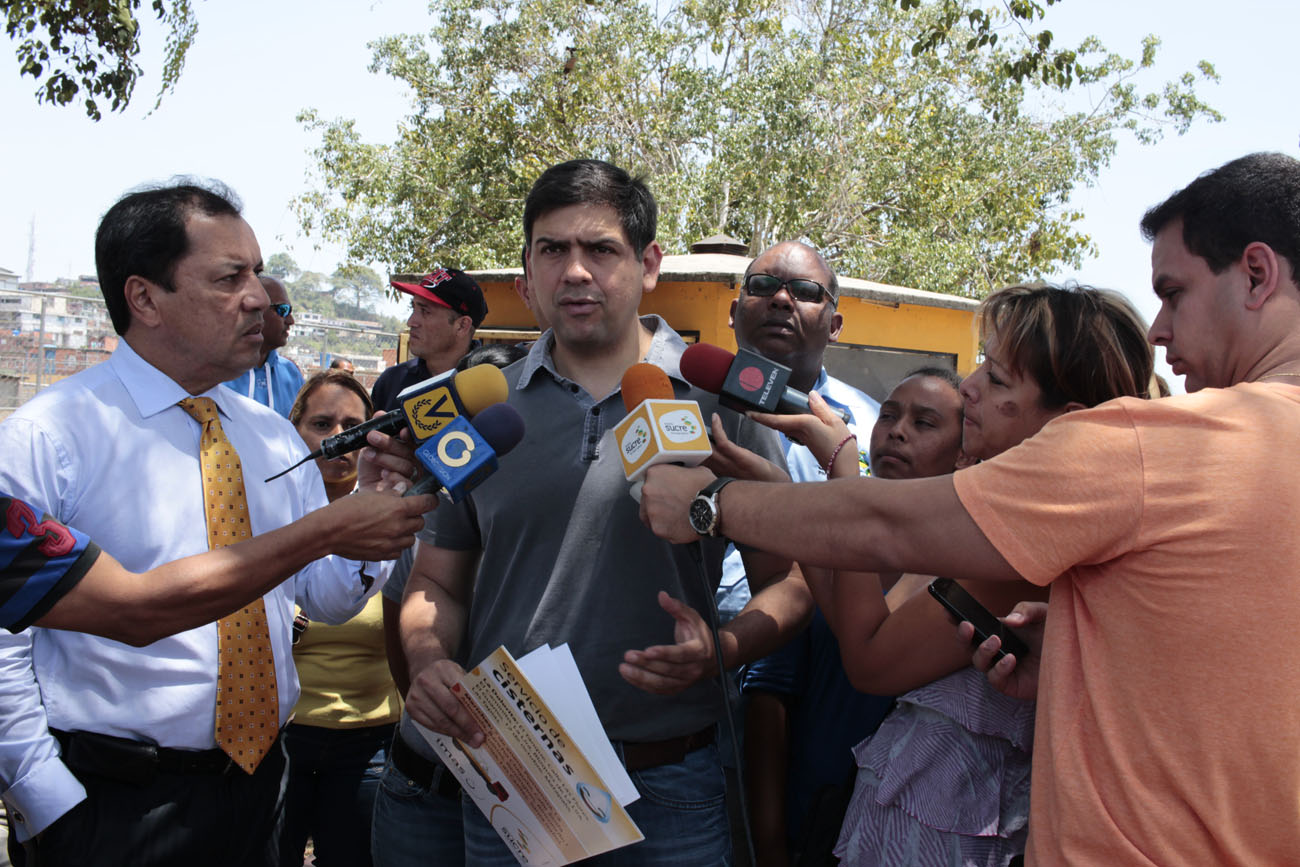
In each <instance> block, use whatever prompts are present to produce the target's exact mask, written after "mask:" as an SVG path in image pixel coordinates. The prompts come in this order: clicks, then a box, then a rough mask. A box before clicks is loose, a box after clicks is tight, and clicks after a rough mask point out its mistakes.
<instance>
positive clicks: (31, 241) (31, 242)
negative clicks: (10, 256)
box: [27, 214, 36, 283]
mask: <svg viewBox="0 0 1300 867" xmlns="http://www.w3.org/2000/svg"><path fill="white" fill-rule="evenodd" d="M35 273H36V215H35V214H32V221H31V223H30V224H28V227H27V282H28V283H30V282H32V281H33V280H35V279H36V278H35V276H33V275H34V274H35Z"/></svg>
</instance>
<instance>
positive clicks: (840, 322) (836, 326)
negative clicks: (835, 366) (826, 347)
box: [826, 310, 844, 343]
mask: <svg viewBox="0 0 1300 867" xmlns="http://www.w3.org/2000/svg"><path fill="white" fill-rule="evenodd" d="M843 330H844V314H843V313H841V312H840V311H838V310H836V311H835V312H834V313H832V314H831V331H830V335H829V336H828V337H827V339H826V342H827V343H837V342H839V339H840V332H841V331H843Z"/></svg>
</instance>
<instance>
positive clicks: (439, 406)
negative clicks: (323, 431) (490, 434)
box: [267, 364, 509, 482]
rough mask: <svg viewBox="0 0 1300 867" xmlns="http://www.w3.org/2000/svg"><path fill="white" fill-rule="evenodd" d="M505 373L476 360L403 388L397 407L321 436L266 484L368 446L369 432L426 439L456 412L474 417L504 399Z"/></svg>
mask: <svg viewBox="0 0 1300 867" xmlns="http://www.w3.org/2000/svg"><path fill="white" fill-rule="evenodd" d="M508 393H509V390H508V389H507V387H506V378H505V375H504V374H502V373H501V369H500V368H499V367H496V366H495V365H492V364H477V365H475V366H474V367H471V368H469V369H468V370H461V371H456V370H449V371H447V372H446V373H440V374H438V375H437V376H433V377H430V378H429V379H426V380H423V381H421V382H417V383H415V384H414V385H411V386H407V387H406V388H404V389H402V391H400V392H399V393H398V395H397V400H398V402H399V406H398V408H397V409H395V410H392V411H391V412H388V413H385V414H384V415H381V416H379V417H378V418H372V419H370V420H369V421H365V422H362V423H361V424H359V425H357V426H356V427H350V428H348V429H347V430H345V431H343V432H342V433H337V434H335V435H334V436H332V437H326V438H325V439H323V440H321V444H320V448H319V449H317V450H316V451H314V452H312V453H311V454H309V455H307V457H305V458H303V459H302V460H300V461H298V463H296V464H294V465H293V466H292V467H289V469H287V470H284V471H282V472H279V473H276V474H275V475H273V476H271V478H269V479H267V481H268V482H270V481H273V480H275V479H278V478H280V476H283V475H284V474H285V473H287V472H289V471H290V470H293V469H294V468H295V467H300V466H302V465H303V464H305V463H306V462H307V461H310V460H315V459H316V458H321V457H323V458H331V459H332V458H337V457H339V456H340V455H345V454H347V453H348V452H352V451H356V450H357V449H359V448H362V447H363V446H365V444H366V434H368V433H370V432H371V431H372V430H377V431H381V432H382V433H385V434H388V435H389V436H394V435H396V434H399V433H401V432H402V429H403V428H408V427H409V428H410V429H411V439H413V440H414V441H415V442H416V443H417V444H419V443H422V442H424V441H425V440H427V439H429V438H430V437H432V436H434V435H435V434H437V433H438V431H440V430H442V428H443V427H444V426H445V425H447V424H449V423H450V422H451V421H453V420H454V419H456V418H457V417H459V416H462V415H464V416H467V417H471V418H472V417H473V416H475V415H476V414H478V413H479V412H480V411H481V410H483V409H485V408H487V407H489V406H491V405H492V404H495V403H501V402H502V401H504V400H505V399H506V396H507V394H508Z"/></svg>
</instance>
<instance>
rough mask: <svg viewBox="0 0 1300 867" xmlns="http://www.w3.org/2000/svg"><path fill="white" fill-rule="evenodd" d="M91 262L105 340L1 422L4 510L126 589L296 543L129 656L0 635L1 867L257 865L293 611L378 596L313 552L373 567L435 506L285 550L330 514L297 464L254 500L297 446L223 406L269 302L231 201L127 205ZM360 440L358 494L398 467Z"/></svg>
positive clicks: (155, 194)
mask: <svg viewBox="0 0 1300 867" xmlns="http://www.w3.org/2000/svg"><path fill="white" fill-rule="evenodd" d="M95 254H96V263H97V264H98V266H99V277H100V287H101V289H102V291H103V293H104V297H105V300H106V302H107V303H108V307H109V310H110V312H111V315H112V317H113V324H114V327H115V328H116V329H117V331H118V333H119V334H121V335H122V340H121V342H120V343H119V344H118V347H117V349H116V350H115V351H114V352H113V355H112V357H111V358H110V359H109V360H108V361H106V362H104V363H103V364H99V365H96V366H94V367H92V368H90V369H88V370H85V371H83V372H81V373H78V374H76V375H74V376H71V377H68V378H67V379H65V380H62V381H61V382H59V383H56V384H55V385H53V386H51V387H50V388H48V389H46V390H45V391H43V392H41V393H40V394H39V395H37V396H36V397H34V398H33V399H31V400H30V401H28V402H27V403H26V404H24V405H23V406H22V407H20V408H19V409H18V411H17V412H15V413H14V414H13V415H11V416H10V417H9V418H8V419H6V420H5V421H4V422H3V423H0V455H3V456H4V459H3V461H0V491H4V492H5V493H6V494H8V495H12V496H14V497H17V498H21V499H22V500H24V501H26V502H27V503H30V504H31V508H32V509H33V511H40V512H43V513H48V514H49V515H51V516H53V517H54V518H55V519H57V520H58V521H60V522H63V523H65V524H71V525H73V526H75V527H77V529H78V530H80V531H81V532H83V533H85V534H86V535H87V536H89V537H92V538H94V539H95V540H97V541H98V542H99V543H100V544H102V545H103V546H104V549H105V550H106V551H108V552H110V553H112V554H113V555H114V556H115V557H116V558H117V559H118V560H119V561H120V562H121V564H122V565H123V566H124V567H125V568H126V569H129V570H131V571H132V572H145V571H148V570H150V569H153V568H155V567H158V566H160V565H161V564H165V563H168V562H169V561H173V560H178V559H181V558H184V557H188V556H190V555H197V554H202V553H203V552H208V551H209V549H210V548H211V549H214V550H213V551H212V552H211V553H210V554H209V555H208V556H209V560H208V561H207V562H208V563H209V565H211V564H214V563H218V564H219V563H220V562H226V561H227V560H228V558H226V557H218V556H215V555H216V554H217V553H218V551H217V550H215V549H224V548H225V547H226V546H230V547H233V548H235V549H238V548H239V547H240V545H239V544H238V543H239V542H240V541H241V540H244V539H247V538H248V537H250V536H258V535H262V534H266V533H270V532H272V531H275V530H277V529H283V530H286V531H287V530H290V529H294V530H295V532H294V534H292V538H288V537H285V536H284V535H283V534H282V536H281V538H282V539H284V541H285V542H286V544H288V545H289V546H290V547H292V548H294V549H295V550H294V552H293V553H294V557H292V558H286V559H285V561H283V563H282V565H283V566H284V571H283V572H282V573H281V575H282V577H283V578H284V579H286V580H283V581H282V583H280V584H279V585H278V586H272V585H269V584H268V585H267V586H269V587H271V589H269V590H268V591H267V592H266V593H265V594H264V595H262V596H259V597H257V598H256V599H254V600H253V601H252V602H250V603H249V604H248V605H247V606H246V607H245V608H244V609H243V610H241V611H239V612H236V613H234V614H233V615H231V616H227V617H222V618H221V619H220V620H218V621H217V622H215V623H207V624H206V625H202V626H199V627H197V628H193V629H189V630H188V631H185V632H182V633H180V634H177V635H174V636H171V637H168V638H164V639H162V640H160V641H155V642H153V643H152V644H150V645H149V646H148V647H147V648H134V647H128V646H126V645H124V644H121V643H118V642H116V641H111V640H108V639H104V638H100V637H97V636H93V635H87V634H84V633H79V632H70V631H57V630H43V629H31V630H27V631H24V632H21V633H18V634H15V635H5V634H0V731H3V732H4V738H3V741H2V742H0V780H3V785H4V787H5V790H4V791H3V796H4V799H5V802H6V804H7V805H8V807H9V816H10V819H11V820H12V821H13V823H14V829H13V830H14V832H15V833H14V836H13V837H11V840H10V843H11V845H10V849H11V856H13V857H14V861H15V863H16V864H19V865H21V864H24V863H27V862H26V861H25V858H27V857H30V858H32V859H33V860H34V863H38V864H41V865H83V864H96V865H118V864H120V865H128V864H129V865H132V867H142V865H170V864H180V863H183V864H188V865H202V864H210V865H228V864H248V865H263V864H264V865H271V864H274V863H275V862H276V858H277V855H278V852H277V850H276V847H275V846H274V845H273V843H274V836H275V829H276V827H277V825H278V823H279V821H280V818H281V816H282V792H283V785H284V779H285V772H286V762H285V756H284V747H283V743H282V742H281V741H280V740H279V737H278V734H279V730H280V728H281V727H282V726H283V725H284V724H285V722H287V720H288V716H289V713H290V711H291V710H292V708H293V705H294V702H295V701H296V699H297V695H298V682H297V675H296V672H295V671H294V667H293V657H292V654H291V652H290V635H291V632H290V626H291V624H292V622H293V606H294V604H297V605H300V606H301V607H302V608H303V609H304V610H305V611H307V613H308V614H309V615H310V616H311V617H312V618H313V619H323V620H327V621H330V622H341V621H343V620H346V619H347V618H349V617H351V616H352V615H353V614H354V613H356V611H358V610H360V608H361V606H362V605H363V604H364V602H365V599H366V596H367V595H368V594H370V593H373V592H374V591H375V590H377V587H375V586H373V585H374V583H375V582H374V580H373V579H374V577H375V576H376V574H377V572H376V566H375V564H368V563H358V562H353V561H348V560H342V559H340V558H339V557H336V556H329V557H325V555H327V554H334V553H337V554H344V555H347V556H353V557H359V558H362V559H365V560H370V559H377V558H387V557H391V556H393V554H394V553H395V552H396V551H397V550H400V549H401V547H403V545H402V543H403V542H406V541H408V539H409V537H407V536H406V534H407V533H409V532H411V530H412V529H413V528H412V522H414V524H415V526H418V525H419V523H420V520H419V518H418V515H419V514H420V512H422V511H423V510H425V509H429V508H432V507H433V506H434V505H435V503H436V500H434V498H432V497H421V498H412V499H413V500H418V501H417V502H409V503H408V502H406V501H404V500H403V499H402V498H399V497H381V496H372V495H366V496H371V497H372V500H373V503H372V504H370V505H371V506H372V507H370V508H365V509H354V510H352V511H350V512H347V513H346V514H347V515H348V516H349V518H348V520H342V521H333V522H327V523H325V524H324V525H323V526H322V525H321V524H320V523H316V522H313V523H312V525H311V526H312V527H313V528H314V530H312V531H311V532H307V533H304V532H302V530H303V529H304V527H303V521H304V520H310V519H311V518H315V517H316V516H315V515H311V516H310V517H306V516H308V515H309V513H313V512H315V511H317V510H319V509H321V508H322V507H324V506H325V505H326V500H325V492H324V488H323V485H322V482H321V478H320V473H319V472H318V471H317V469H316V467H315V465H314V464H312V463H310V462H306V463H304V464H303V465H302V466H300V467H299V468H298V469H295V470H293V471H292V472H290V473H288V474H286V475H284V476H283V477H281V478H279V479H276V480H275V481H272V482H270V483H264V482H263V479H266V478H267V477H269V476H271V475H273V474H275V473H278V472H280V471H281V470H284V469H285V468H286V467H289V466H292V465H294V464H295V463H299V462H301V461H302V459H303V458H305V456H306V447H305V446H304V445H303V443H302V439H301V438H300V437H299V436H298V434H297V432H296V431H295V430H294V429H293V427H292V426H291V425H289V424H288V422H287V421H285V420H284V419H282V418H280V417H279V416H277V415H275V414H274V413H273V412H271V411H270V410H269V409H267V408H266V407H263V406H261V405H259V404H257V403H254V402H253V401H249V400H243V399H241V398H239V397H238V396H237V395H235V394H234V393H233V392H231V390H230V389H227V388H223V387H221V384H222V383H223V382H224V381H226V380H228V379H230V378H232V377H233V376H235V375H237V374H239V373H240V372H241V371H244V370H247V369H248V368H249V367H251V366H252V365H253V364H254V363H255V362H256V361H257V359H258V358H259V357H260V354H261V351H262V323H263V311H264V310H265V309H266V306H267V303H268V299H267V294H266V291H265V289H263V287H262V284H261V282H260V281H259V280H258V278H257V275H258V273H259V272H260V271H261V269H262V255H261V250H260V249H259V247H258V244H257V239H256V238H255V237H254V235H253V231H252V229H251V228H250V227H249V225H248V223H246V222H245V221H244V220H243V219H242V218H241V217H240V216H239V208H238V205H237V204H235V202H234V200H233V195H232V194H230V193H229V192H228V191H225V190H224V189H208V188H205V187H201V186H198V185H195V184H188V183H186V184H176V185H169V186H165V187H161V188H149V189H144V190H141V191H138V192H134V193H131V194H129V195H127V196H125V197H123V198H122V199H121V200H119V201H118V202H117V203H116V204H115V205H114V206H113V207H112V208H110V209H109V211H108V213H107V214H105V215H104V218H103V220H102V222H101V223H100V228H99V231H98V233H97V234H96V242H95ZM370 444H371V445H372V446H374V447H375V448H376V449H377V450H380V451H381V454H379V455H378V456H377V458H376V459H375V460H372V459H371V458H369V457H363V458H362V462H361V471H360V472H361V476H362V484H363V486H370V485H373V484H374V483H376V482H377V481H378V478H379V474H380V469H381V467H382V468H386V469H388V470H390V471H396V472H399V473H403V474H408V473H410V472H411V470H412V469H413V466H412V463H411V453H410V449H409V447H407V448H406V449H404V450H401V449H396V450H394V453H393V454H387V453H386V452H387V451H388V449H389V447H390V446H391V442H390V440H389V438H387V437H383V436H376V435H374V434H372V435H371V438H370ZM330 508H333V507H332V506H331V507H330ZM231 554H232V555H236V552H235V551H233V550H232V551H231ZM298 557H300V559H299V560H298V563H297V564H295V563H293V562H290V560H293V559H294V558H298ZM321 557H324V559H317V558H321ZM312 561H314V562H312ZM300 563H308V564H309V565H307V566H306V568H303V569H301V570H300V571H298V572H297V573H296V574H291V573H292V571H293V569H294V568H295V567H296V565H298V564H300ZM210 589H211V590H215V589H216V585H213V586H212V587H211V588H210ZM69 598H71V594H69ZM65 601H67V600H65ZM51 613H53V612H51ZM122 616H123V617H128V616H129V615H128V614H127V613H126V612H122ZM20 843H21V844H24V846H25V849H26V851H24V849H23V848H22V847H20V846H19V844H20Z"/></svg>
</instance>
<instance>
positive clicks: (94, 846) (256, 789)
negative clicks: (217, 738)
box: [9, 739, 288, 867]
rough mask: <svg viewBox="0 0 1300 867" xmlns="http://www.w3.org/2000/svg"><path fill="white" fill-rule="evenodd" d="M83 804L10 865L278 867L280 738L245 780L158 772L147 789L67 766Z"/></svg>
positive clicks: (231, 774) (232, 775)
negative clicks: (80, 788) (81, 790)
mask: <svg viewBox="0 0 1300 867" xmlns="http://www.w3.org/2000/svg"><path fill="white" fill-rule="evenodd" d="M70 767H71V769H72V772H73V773H74V774H76V776H77V779H79V780H80V781H81V783H82V785H84V786H85V787H86V800H84V801H82V802H81V803H80V804H78V805H77V806H76V807H74V808H72V809H71V810H69V811H68V812H67V813H64V814H63V815H62V816H61V817H60V818H59V819H58V821H56V822H55V823H54V824H52V825H50V826H49V827H48V828H46V829H45V830H44V831H43V832H41V833H40V834H38V835H37V836H36V837H35V838H34V839H32V840H29V841H28V842H27V843H26V844H19V843H17V842H16V841H15V840H14V838H13V837H12V836H10V838H9V857H10V860H11V861H13V864H14V867H86V865H91V864H93V865H95V867H114V865H122V867H155V865H156V867H174V865H184V867H277V865H278V863H279V862H278V847H279V830H280V825H281V823H282V821H283V817H284V813H283V806H284V789H285V784H286V782H287V780H288V773H287V772H288V762H287V760H286V757H285V752H284V744H283V739H281V742H279V743H277V744H276V746H275V747H274V748H273V749H272V750H271V752H270V753H269V754H267V756H266V758H265V759H263V760H262V763H261V764H260V765H259V766H258V768H257V771H256V772H255V773H254V774H252V775H251V776H250V775H248V774H245V773H244V772H243V771H241V770H239V769H238V768H234V769H233V770H231V771H227V772H225V773H215V774H214V773H183V774H181V773H161V772H160V773H158V774H157V775H156V776H155V777H154V778H153V779H152V780H151V781H148V782H146V783H140V782H129V781H126V780H120V779H113V778H110V777H107V776H102V775H100V774H95V773H87V772H85V771H82V770H78V768H76V767H73V766H70Z"/></svg>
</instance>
